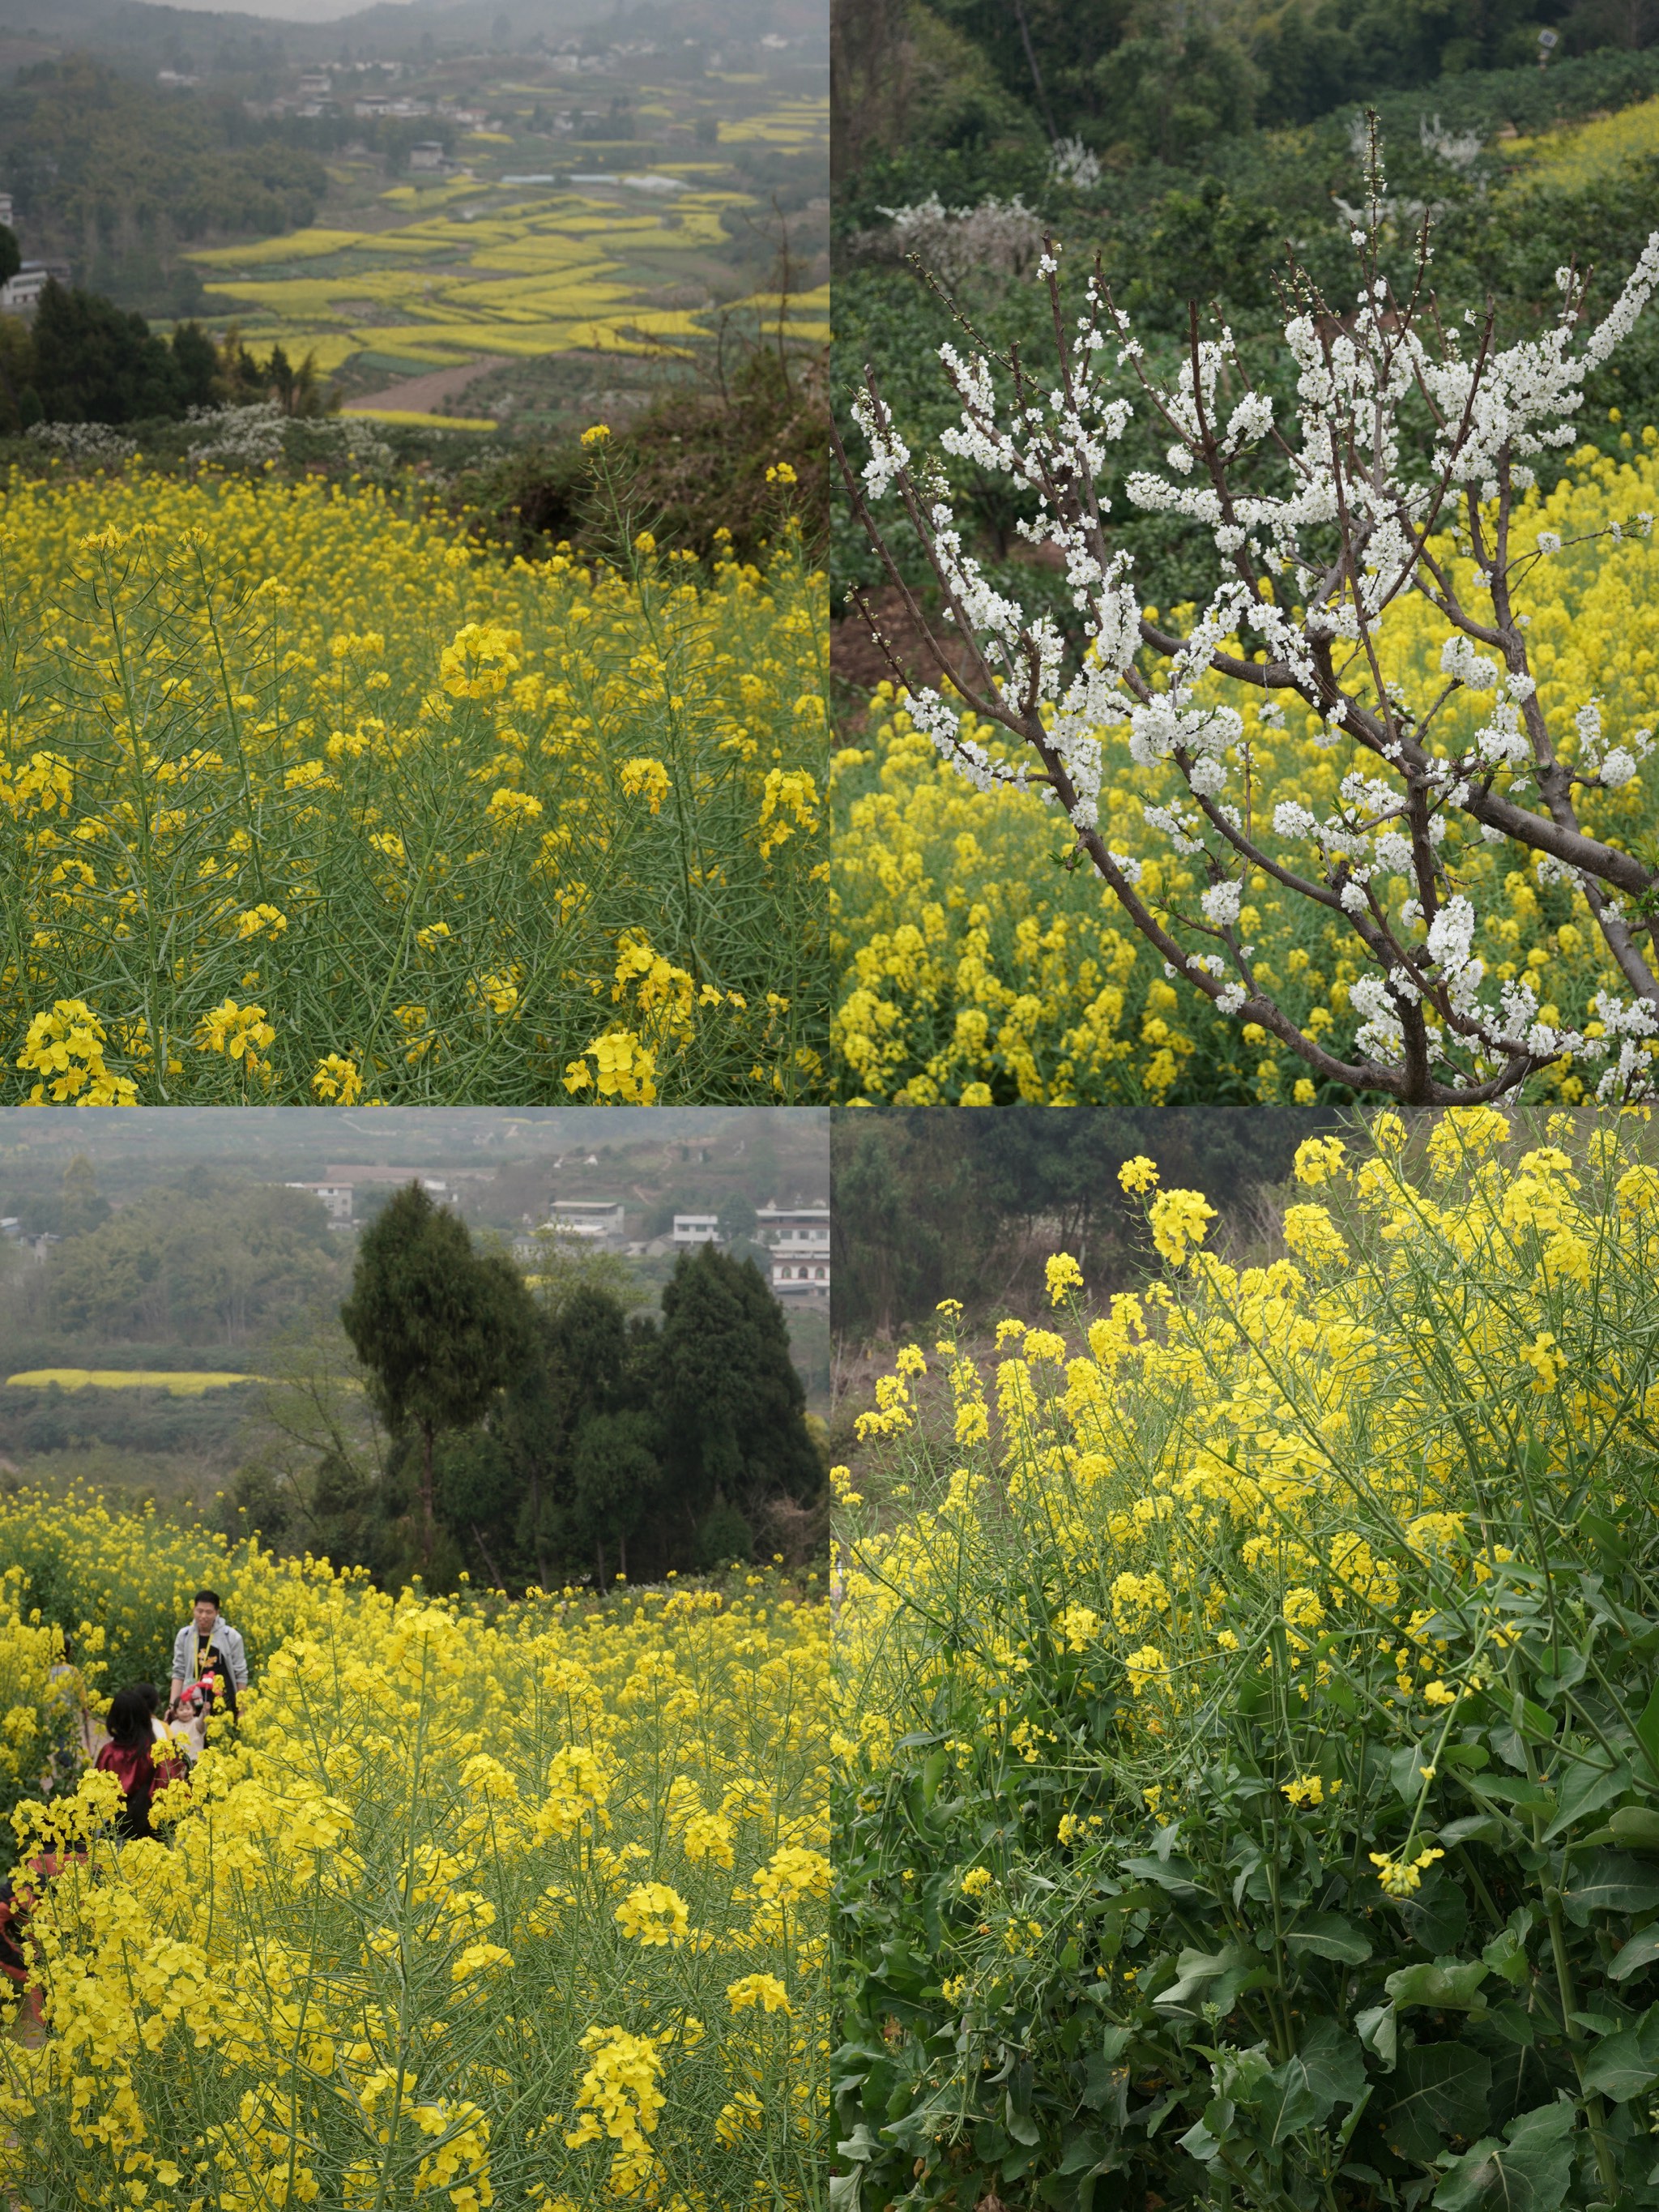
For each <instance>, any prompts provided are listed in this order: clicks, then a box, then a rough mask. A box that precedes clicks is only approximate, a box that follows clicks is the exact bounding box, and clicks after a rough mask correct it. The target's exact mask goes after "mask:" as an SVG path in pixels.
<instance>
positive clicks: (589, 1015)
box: [0, 468, 828, 1105]
mask: <svg viewBox="0 0 1659 2212" xmlns="http://www.w3.org/2000/svg"><path fill="white" fill-rule="evenodd" d="M7 497H8V522H9V530H8V533H7V536H6V540H5V544H4V546H3V549H0V562H3V580H4V586H5V590H6V595H7V600H8V605H9V610H10V613H11V617H12V619H13V621H14V623H15V628H14V631H13V633H12V635H13V637H14V645H15V671H16V680H17V691H16V696H15V701H14V707H13V712H12V714H11V715H10V718H9V722H8V726H7V728H8V736H7V739H6V742H5V743H4V744H0V872H3V874H4V878H5V881H6V884H7V895H8V902H9V912H10V914H11V915H12V919H13V922H14V927H13V932H12V936H11V939H10V943H11V945H12V946H13V948H14V951H13V954H12V956H11V957H10V958H9V962H8V963H5V964H4V965H0V1067H3V1069H4V1071H6V1074H5V1077H4V1078H3V1079H0V1080H3V1081H4V1082H6V1083H9V1086H10V1087H9V1091H6V1092H5V1094H4V1095H10V1096H12V1097H15V1098H17V1099H21V1100H27V1101H28V1102H29V1103H36V1104H71V1103H82V1104H96V1105H120V1104H125V1103H140V1102H142V1103H191V1102H208V1103H212V1102H216V1101H222V1102H230V1101H236V1100H246V1099H250V1098H253V1099H258V1101H259V1102H260V1103H271V1104H279V1103H319V1102H328V1101H329V1100H330V1098H331V1094H330V1093H329V1092H327V1091H323V1090H320V1089H319V1087H318V1085H317V1084H316V1080H315V1076H316V1071H317V1070H318V1069H319V1066H324V1065H325V1063H327V1062H328V1060H330V1057H331V1055H332V1056H333V1057H334V1058H335V1059H337V1060H339V1061H341V1062H349V1064H350V1065H351V1066H354V1067H355V1068H356V1073H357V1079H358V1080H359V1081H360V1082H361V1084H362V1092H363V1095H364V1096H365V1097H376V1098H384V1099H386V1101H387V1102H388V1103H426V1102H443V1101H453V1100H456V1099H460V1100H464V1101H465V1102H467V1103H490V1102H492V1101H494V1102H497V1103H523V1102H541V1103H545V1102H546V1101H547V1100H548V1099H550V1098H552V1097H556V1096H557V1095H558V1094H559V1091H560V1090H561V1088H562V1085H563V1083H564V1081H565V1079H566V1078H567V1076H568V1072H569V1070H570V1068H571V1066H572V1064H573V1062H575V1061H582V1062H584V1063H585V1064H586V1065H587V1066H588V1070H589V1084H590V1088H591V1091H592V1095H593V1096H595V1097H598V1098H599V1099H601V1100H603V1101H605V1103H617V1104H634V1103H649V1101H648V1098H647V1092H648V1093H649V1097H650V1098H657V1099H661V1100H665V1101H672V1100H675V1099H688V1098H698V1099H702V1098H718V1097H730V1098H733V1099H741V1098H755V1099H764V1100H766V1101H768V1102H775V1101H777V1100H779V1099H782V1100H785V1101H789V1100H796V1099H802V1098H805V1097H811V1096H818V1095H822V1088H823V1085H822V1075H823V1063H822V1048H823V1038H824V1035H825V1032H826V1030H827V1015H826V1011H825V1009H826V1001H827V988H826V986H825V983H824V980H823V972H822V962H823V935H822V930H821V927H820V919H821V913H822V908H823V899H824V892H823V870H824V867H825V862H824V859H823V850H824V839H823V830H822V827H821V823H820V820H819V810H818V809H817V805H816V802H815V794H816V793H817V789H818V788H819V786H820V783H821V781H822V776H823V758H824V753H825V732H824V722H823V713H822V696H821V694H822V687H823V673H822V661H823V635H824V630H825V625H826V622H827V614H828V608H827V601H826V596H825V588H824V580H823V577H822V576H821V575H820V574H817V573H816V572H813V571H811V569H809V568H808V567H807V564H806V562H805V559H804V557H803V553H802V547H801V541H800V537H799V531H798V529H796V528H794V527H793V526H787V527H785V528H783V529H781V530H780V532H778V533H777V537H776V540H775V547H774V550H773V551H772V553H771V555H770V556H769V562H768V565H767V567H766V568H765V569H764V570H762V569H760V568H756V567H754V566H752V565H748V564H744V563H740V562H738V561H736V560H734V559H733V558H732V556H731V554H730V551H729V543H728V544H727V546H726V547H725V548H722V549H721V550H719V551H717V554H716V556H715V558H714V562H713V564H712V568H711V569H710V571H709V572H708V573H707V574H706V575H703V576H702V580H694V574H695V573H696V572H688V569H687V567H686V564H685V563H684V562H680V561H678V560H665V559H663V558H660V557H659V556H656V555H655V554H652V553H647V552H644V551H640V550H635V552H634V553H632V554H631V555H630V564H631V565H630V569H629V574H619V573H617V572H615V571H612V570H611V569H607V568H604V567H603V566H601V565H599V564H593V563H589V562H585V561H582V560H580V559H579V558H578V557H577V556H575V555H574V554H573V553H572V552H571V550H569V549H568V547H567V548H565V549H564V550H561V551H557V552H556V553H555V554H554V555H553V556H551V557H550V559H548V560H547V561H545V562H540V563H538V564H532V563H530V562H525V561H521V560H520V561H512V562H507V561H499V562H498V561H494V560H490V559H488V558H486V557H484V556H481V555H480V554H478V553H477V551H476V550H474V549H472V548H471V546H470V545H468V544H461V543H458V542H457V541H456V539H455V538H454V536H453V532H448V531H447V530H446V529H444V528H443V527H442V526H440V525H438V524H436V523H435V522H432V521H428V520H419V519H415V518H411V517H410V516H408V515H405V514H403V513H399V512H398V510H397V508H396V507H395V506H394V505H393V503H392V501H391V500H390V499H389V498H388V497H386V495H383V494H381V493H380V492H379V491H376V490H375V489H373V488H371V487H368V486H365V485H356V486H353V487H350V488H348V489H343V490H342V489H337V488H330V487H327V486H325V485H322V484H320V483H316V482H314V481H308V482H306V483H300V484H296V485H293V486H281V485H277V484H274V483H258V482H251V481H246V480H231V481H226V482H222V483H219V482H213V481H210V480H196V481H188V480H185V479H181V478H174V477H153V476H149V475H146V474H145V473H144V472H143V470H142V469H139V468H134V469H133V470H132V471H131V472H130V473H129V474H128V475H127V476H126V477H124V478H123V479H121V480H118V481H115V480H107V481H106V480H99V481H98V482H97V483H96V484H95V486H90V487H89V486H88V485H87V484H85V483H76V484H73V485H69V484H64V485H58V486H54V485H52V484H49V483H38V482H25V481H24V480H23V479H22V478H21V477H13V478H12V479H10V480H9V484H8V489H7ZM89 508H90V509H91V510H92V511H93V512H94V513H95V514H96V515H97V516H99V517H100V518H101V519H102V521H103V526H102V527H100V528H99V529H97V530H94V531H91V532H88V529H87V522H88V510H89ZM641 801H643V803H641ZM645 932H648V933H649V936H650V940H651V943H652V945H653V953H654V955H655V957H659V958H660V959H661V960H662V961H663V962H665V963H666V965H667V966H668V967H669V968H671V969H673V970H675V971H676V972H677V973H678V974H684V975H688V976H690V978H691V979H692V982H693V988H692V991H691V994H690V1007H689V1014H688V1018H687V1019H686V1020H684V1021H683V1022H682V1021H676V1022H675V1023H673V1024H671V1025H664V1024H658V1023H656V1022H654V1021H652V1020H647V1019H644V1018H639V1019H636V1018H633V1016H632V1015H631V1013H630V1016H629V1018H628V1019H627V1020H625V1021H623V1022H621V1023H619V1024H615V1025H614V1026H616V1027H617V1028H618V1029H619V1030H624V1031H628V1032H630V1033H631V1034H632V1035H633V1036H634V1037H635V1039H636V1040H637V1045H638V1052H637V1054H634V1055H633V1056H632V1057H631V1058H629V1057H628V1056H625V1055H619V1054H618V1053H617V1051H616V1050H614V1049H613V1048H609V1047H607V1048H605V1066H604V1071H603V1072H604V1073H609V1074H610V1075H611V1077H612V1079H611V1080H610V1081H605V1080H600V1081H599V1082H597V1083H595V1082H594V1074H595V1071H594V1068H593V1066H592V1060H591V1058H590V1054H592V1049H593V1048H594V1047H595V1046H596V1044H597V1043H598V1042H599V1036H600V1035H601V1034H602V1033H603V1031H604V1030H605V1027H606V1025H605V1024H598V1023H595V1021H594V1020H593V1000H594V997H595V995H596V994H595V991H594V988H593V987H594V985H595V984H598V985H599V987H600V989H601V990H603V989H605V987H608V986H609V985H610V984H611V982H612V981H613V980H614V971H615V967H616V962H617V949H618V947H619V945H622V944H623V942H624V941H625V940H627V939H629V938H630V936H631V935H634V934H637V933H645ZM255 961H257V963H258V965H257V966H253V965H252V964H251V963H252V962H255ZM769 993H771V994H775V996H776V997H777V999H778V1000H780V1002H787V1006H788V1008H789V1011H788V1012H787V1016H786V1017H785V1018H781V1019H779V1018H775V1015H774V1013H773V1012H772V1010H771V1009H770V1008H769V1006H768V994H769ZM251 994H252V1001H253V1003H254V1004H255V1005H257V1006H258V1007H259V1008H260V1009H261V1011H260V1012H259V1013H258V1016H257V1018H246V1019H244V1018H243V1016H244V1015H245V1014H246V1006H247V1003H248V1001H249V999H250V995H251ZM66 1008H68V1009H78V1010H80V1011H78V1012H64V1009H66ZM763 1009H764V1010H765V1011H763ZM411 1010H413V1018H406V1016H409V1015H410V1013H411ZM267 1029H268V1030H269V1032H270V1034H269V1035H268V1036H266V1035H264V1034H263V1033H262V1032H263V1031H264V1030H267ZM163 1045H165V1049H163V1048H162V1047H163ZM192 1046H196V1047H198V1048H199V1049H191V1047H192ZM647 1060H648V1063H649V1065H648V1066H647ZM20 1076H21V1078H22V1079H23V1080H22V1081H21V1083H20V1082H19V1077H20ZM334 1097H335V1103H337V1094H335V1095H334Z"/></svg>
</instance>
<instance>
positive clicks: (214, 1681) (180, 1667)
mask: <svg viewBox="0 0 1659 2212" xmlns="http://www.w3.org/2000/svg"><path fill="white" fill-rule="evenodd" d="M197 1682H200V1683H202V1684H204V1686H206V1687H207V1689H208V1692H209V1699H210V1702H211V1703H212V1704H213V1705H219V1704H221V1703H222V1704H223V1705H224V1707H225V1710H226V1711H228V1712H231V1713H234V1711H236V1693H237V1692H238V1691H239V1690H245V1689H246V1687H247V1654H246V1651H245V1650H243V1648H242V1639H241V1638H240V1635H239V1634H238V1633H237V1632H236V1630H235V1629H234V1628H233V1627H232V1626H230V1624H229V1622H228V1621H225V1620H221V1619H220V1618H219V1594H218V1592H217V1591H216V1590H210V1589H199V1590H197V1593H196V1601H195V1619H194V1620H187V1621H186V1622H185V1625H184V1626H183V1627H182V1628H181V1629H180V1630H179V1633H178V1634H177V1636H175V1637H174V1638H173V1683H172V1687H171V1692H170V1694H169V1699H168V1704H167V1714H168V1717H169V1718H171V1717H173V1715H174V1714H176V1713H177V1712H178V1711H179V1705H180V1703H181V1701H182V1699H183V1698H184V1694H185V1688H186V1686H190V1685H193V1684H195V1683H197Z"/></svg>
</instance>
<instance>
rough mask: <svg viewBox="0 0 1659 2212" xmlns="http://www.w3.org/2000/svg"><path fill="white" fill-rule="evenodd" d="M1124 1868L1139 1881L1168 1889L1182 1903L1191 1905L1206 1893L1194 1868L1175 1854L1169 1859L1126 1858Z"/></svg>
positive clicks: (1178, 1902) (1177, 1901)
mask: <svg viewBox="0 0 1659 2212" xmlns="http://www.w3.org/2000/svg"><path fill="white" fill-rule="evenodd" d="M1123 1869H1124V1872H1125V1873H1126V1874H1130V1875H1133V1876H1134V1878H1135V1880H1136V1881H1150V1882H1151V1883H1152V1884H1153V1886H1154V1887H1157V1888H1158V1889H1162V1890H1165V1891H1167V1892H1168V1893H1169V1894H1170V1896H1171V1897H1172V1898H1174V1899H1176V1903H1177V1904H1180V1905H1190V1904H1191V1903H1193V1901H1194V1899H1197V1898H1200V1897H1202V1896H1203V1895H1204V1894H1205V1892H1204V1891H1203V1890H1202V1889H1200V1887H1199V1885H1198V1882H1197V1881H1196V1880H1195V1879H1194V1869H1192V1868H1191V1867H1190V1866H1188V1863H1187V1862H1186V1860H1185V1859H1182V1858H1176V1857H1174V1856H1171V1857H1169V1858H1167V1859H1160V1858H1134V1859H1125V1860H1124V1862H1123Z"/></svg>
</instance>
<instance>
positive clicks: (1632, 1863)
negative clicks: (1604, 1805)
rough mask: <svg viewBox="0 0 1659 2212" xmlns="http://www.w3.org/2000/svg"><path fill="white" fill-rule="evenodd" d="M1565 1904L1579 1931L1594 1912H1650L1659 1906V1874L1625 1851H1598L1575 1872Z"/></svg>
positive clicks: (1565, 1897) (1564, 1897) (1565, 1896)
mask: <svg viewBox="0 0 1659 2212" xmlns="http://www.w3.org/2000/svg"><path fill="white" fill-rule="evenodd" d="M1562 1901H1563V1903H1564V1905H1565V1908H1566V1914H1567V1917H1568V1919H1569V1920H1571V1922H1572V1923H1573V1925H1574V1927H1576V1928H1583V1927H1584V1926H1585V1925H1586V1924H1587V1923H1588V1922H1589V1917H1590V1915H1591V1913H1592V1912H1648V1911H1651V1910H1652V1908H1653V1907H1654V1906H1655V1905H1659V1872H1656V1870H1655V1869H1653V1868H1652V1867H1650V1866H1644V1864H1643V1863H1642V1861H1641V1860H1640V1859H1635V1858H1630V1857H1626V1855H1625V1854H1624V1853H1623V1852H1622V1851H1606V1850H1603V1851H1597V1852H1596V1853H1595V1857H1593V1858H1591V1859H1590V1860H1589V1861H1588V1862H1587V1863H1585V1864H1584V1865H1583V1866H1582V1867H1577V1868H1575V1869H1573V1876H1572V1881H1571V1887H1568V1888H1567V1889H1566V1890H1565V1892H1564V1893H1563V1899H1562Z"/></svg>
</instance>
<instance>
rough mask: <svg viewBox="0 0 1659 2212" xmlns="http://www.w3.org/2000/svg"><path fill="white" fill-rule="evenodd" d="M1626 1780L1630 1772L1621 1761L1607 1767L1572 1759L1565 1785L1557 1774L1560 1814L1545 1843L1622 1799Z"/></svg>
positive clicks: (1545, 1836)
mask: <svg viewBox="0 0 1659 2212" xmlns="http://www.w3.org/2000/svg"><path fill="white" fill-rule="evenodd" d="M1558 1782H1559V1799H1560V1810H1559V1812H1558V1813H1557V1814H1556V1816H1555V1818H1554V1819H1553V1820H1552V1821H1551V1822H1550V1824H1549V1826H1548V1827H1547V1828H1546V1829H1545V1831H1544V1836H1543V1840H1544V1841H1545V1843H1547V1844H1548V1843H1553V1841H1554V1840H1555V1838H1556V1837H1557V1836H1560V1835H1565V1833H1566V1832H1567V1830H1568V1829H1569V1828H1571V1826H1573V1824H1574V1822H1575V1821H1577V1820H1583V1819H1584V1817H1585V1816H1586V1815H1587V1814H1590V1813H1599V1812H1600V1811H1601V1808H1602V1806H1603V1805H1611V1804H1612V1802H1613V1799H1614V1798H1615V1797H1620V1796H1623V1795H1624V1793H1625V1791H1626V1790H1628V1789H1629V1787H1630V1770H1629V1768H1628V1767H1626V1765H1624V1764H1623V1763H1622V1761H1621V1762H1620V1763H1617V1764H1615V1765H1612V1766H1607V1765H1602V1764H1601V1761H1600V1760H1593V1759H1574V1760H1573V1761H1572V1763H1571V1765H1570V1766H1569V1767H1568V1768H1567V1771H1566V1778H1565V1781H1560V1780H1559V1770H1558ZM1617 1817H1618V1816H1617V1814H1615V1815H1614V1818H1615V1819H1617ZM1656 1825H1659V1824H1656Z"/></svg>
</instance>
